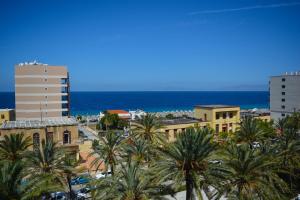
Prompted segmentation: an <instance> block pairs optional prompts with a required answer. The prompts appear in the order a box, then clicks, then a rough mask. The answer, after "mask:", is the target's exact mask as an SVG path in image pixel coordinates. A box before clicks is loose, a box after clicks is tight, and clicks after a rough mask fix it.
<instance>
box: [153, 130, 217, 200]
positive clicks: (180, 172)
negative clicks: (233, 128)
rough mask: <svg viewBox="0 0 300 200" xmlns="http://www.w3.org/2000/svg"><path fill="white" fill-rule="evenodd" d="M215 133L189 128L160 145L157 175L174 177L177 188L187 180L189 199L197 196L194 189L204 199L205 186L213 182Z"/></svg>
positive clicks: (165, 179)
mask: <svg viewBox="0 0 300 200" xmlns="http://www.w3.org/2000/svg"><path fill="white" fill-rule="evenodd" d="M212 133H213V132H212V131H211V130H210V129H199V128H198V129H195V128H188V129H186V131H184V132H182V133H181V134H179V136H178V137H177V140H176V141H174V142H173V143H170V144H169V145H167V146H166V147H164V148H160V152H161V154H162V155H161V159H159V160H158V161H157V162H156V163H155V173H157V177H159V178H160V179H161V181H168V180H172V181H173V183H174V185H175V187H177V188H179V187H181V186H182V185H183V183H185V189H186V199H187V200H191V199H193V196H194V190H196V192H197V195H198V198H199V199H202V198H203V197H202V194H201V190H204V191H207V188H208V185H213V182H214V180H213V173H212V172H213V171H212V169H214V166H213V165H214V164H213V163H212V162H211V156H212V154H213V152H214V150H215V149H216V144H214V143H213V142H212V140H213V134H212ZM207 195H210V194H208V193H207Z"/></svg>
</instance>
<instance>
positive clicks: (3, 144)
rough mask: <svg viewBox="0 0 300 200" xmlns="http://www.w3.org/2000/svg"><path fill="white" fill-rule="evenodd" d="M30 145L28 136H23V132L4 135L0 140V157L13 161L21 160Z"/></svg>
mask: <svg viewBox="0 0 300 200" xmlns="http://www.w3.org/2000/svg"><path fill="white" fill-rule="evenodd" d="M31 145H32V143H31V139H30V137H25V136H24V134H23V133H21V134H10V135H5V136H4V139H3V140H1V141H0V159H3V160H9V161H13V162H15V161H18V160H21V159H23V158H24V157H25V156H26V154H27V153H28V151H27V150H28V147H30V146H31Z"/></svg>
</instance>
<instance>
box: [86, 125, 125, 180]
mask: <svg viewBox="0 0 300 200" xmlns="http://www.w3.org/2000/svg"><path fill="white" fill-rule="evenodd" d="M120 138H121V136H120V135H118V134H116V133H114V132H111V131H109V132H108V133H107V134H106V135H105V137H100V139H99V144H96V143H95V145H94V146H93V152H92V153H90V154H89V156H94V155H95V156H96V158H95V159H94V160H93V162H92V163H91V165H92V166H96V168H97V169H98V168H99V167H100V166H101V165H102V164H105V167H106V168H107V167H109V168H110V170H111V173H112V175H114V171H115V166H116V165H117V158H118V156H119V155H120V151H121V144H120Z"/></svg>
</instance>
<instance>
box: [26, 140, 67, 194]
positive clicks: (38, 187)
mask: <svg viewBox="0 0 300 200" xmlns="http://www.w3.org/2000/svg"><path fill="white" fill-rule="evenodd" d="M41 144H42V145H41V148H40V149H38V150H35V151H32V152H31V155H30V157H29V166H28V169H29V173H30V174H31V178H30V183H29V185H30V186H31V188H32V189H31V191H30V193H32V194H34V195H42V194H43V193H46V194H47V193H49V192H51V191H55V189H56V191H57V188H59V190H61V188H62V187H63V188H65V186H67V179H66V178H65V176H64V175H65V174H64V152H63V151H62V149H61V148H60V147H58V146H57V144H56V143H55V142H53V141H51V140H47V141H45V140H42V143H41Z"/></svg>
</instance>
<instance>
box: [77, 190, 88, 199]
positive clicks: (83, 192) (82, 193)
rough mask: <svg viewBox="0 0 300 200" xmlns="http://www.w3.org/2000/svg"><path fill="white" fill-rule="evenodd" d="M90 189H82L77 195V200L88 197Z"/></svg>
mask: <svg viewBox="0 0 300 200" xmlns="http://www.w3.org/2000/svg"><path fill="white" fill-rule="evenodd" d="M90 191H91V190H90V188H82V189H80V190H79V191H78V193H77V198H78V199H86V198H88V197H89V192H90Z"/></svg>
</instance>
